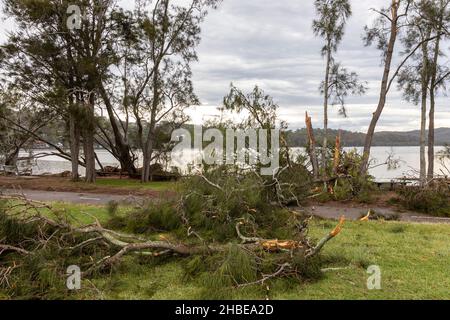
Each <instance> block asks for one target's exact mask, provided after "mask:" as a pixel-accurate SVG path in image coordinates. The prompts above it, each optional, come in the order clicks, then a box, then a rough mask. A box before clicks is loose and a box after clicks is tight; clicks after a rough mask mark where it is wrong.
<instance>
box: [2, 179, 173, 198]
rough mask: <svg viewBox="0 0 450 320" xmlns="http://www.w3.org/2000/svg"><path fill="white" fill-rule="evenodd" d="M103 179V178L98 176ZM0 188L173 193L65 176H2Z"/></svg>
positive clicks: (107, 192)
mask: <svg viewBox="0 0 450 320" xmlns="http://www.w3.org/2000/svg"><path fill="white" fill-rule="evenodd" d="M98 180H101V178H98ZM0 189H27V190H38V191H52V192H78V193H97V194H109V195H133V196H145V197H151V198H158V197H160V195H161V194H165V195H172V194H174V192H172V191H155V190H149V189H144V188H142V189H139V188H127V187H111V186H99V185H90V184H84V183H82V182H72V181H71V180H70V179H69V178H63V177H4V176H0Z"/></svg>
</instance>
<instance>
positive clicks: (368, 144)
mask: <svg viewBox="0 0 450 320" xmlns="http://www.w3.org/2000/svg"><path fill="white" fill-rule="evenodd" d="M392 3H393V5H392V18H391V34H390V37H389V42H388V50H387V52H386V59H385V62H384V72H383V78H382V80H381V89H380V97H379V100H378V106H377V109H376V110H375V112H374V113H373V115H372V120H371V121H370V125H369V128H368V130H367V135H366V140H365V143H364V153H363V160H362V162H361V170H360V171H361V174H362V175H365V174H367V171H368V169H369V159H370V150H371V148H372V141H373V136H374V134H375V129H376V127H377V124H378V120H380V117H381V114H382V113H383V109H384V107H385V105H386V98H387V94H388V82H389V75H390V72H391V65H392V57H393V55H394V48H395V43H396V41H397V35H398V30H397V28H398V27H397V23H398V9H399V6H400V4H399V3H398V2H396V1H393V2H392Z"/></svg>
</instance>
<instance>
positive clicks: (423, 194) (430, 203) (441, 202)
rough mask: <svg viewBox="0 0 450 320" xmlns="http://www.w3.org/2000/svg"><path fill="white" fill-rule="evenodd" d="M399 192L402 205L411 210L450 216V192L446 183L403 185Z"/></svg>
mask: <svg viewBox="0 0 450 320" xmlns="http://www.w3.org/2000/svg"><path fill="white" fill-rule="evenodd" d="M398 193H399V196H400V198H401V203H402V205H403V206H404V207H405V208H407V209H409V210H414V211H418V212H423V213H426V214H430V215H434V216H446V217H450V193H449V189H448V187H447V186H446V185H445V186H444V185H435V186H431V187H427V188H420V187H403V188H401V189H399V191H398Z"/></svg>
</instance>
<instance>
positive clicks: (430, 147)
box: [427, 16, 442, 180]
mask: <svg viewBox="0 0 450 320" xmlns="http://www.w3.org/2000/svg"><path fill="white" fill-rule="evenodd" d="M441 17H442V16H441ZM441 23H442V20H441ZM437 32H441V30H440V28H439V29H438V30H437ZM440 42H441V37H438V38H437V39H436V42H435V46H434V53H433V55H434V57H433V65H432V66H431V80H430V114H429V118H430V120H429V121H430V122H429V127H428V174H427V178H428V180H432V179H433V177H434V157H435V154H434V142H435V141H434V129H435V121H434V113H435V108H436V100H435V95H436V81H437V71H438V61H439V52H440Z"/></svg>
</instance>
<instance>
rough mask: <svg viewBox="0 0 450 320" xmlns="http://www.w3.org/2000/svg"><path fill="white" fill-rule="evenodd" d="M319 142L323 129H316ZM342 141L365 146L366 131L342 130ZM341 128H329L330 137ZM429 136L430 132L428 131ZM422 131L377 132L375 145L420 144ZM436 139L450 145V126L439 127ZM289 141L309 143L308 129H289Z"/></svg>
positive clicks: (437, 143) (300, 143) (291, 144)
mask: <svg viewBox="0 0 450 320" xmlns="http://www.w3.org/2000/svg"><path fill="white" fill-rule="evenodd" d="M314 132H315V135H316V139H317V141H318V142H320V141H322V139H323V130H321V129H316V130H314ZM340 132H341V135H342V143H343V145H344V146H345V147H362V146H364V140H365V137H366V134H365V133H361V132H351V131H346V130H341V131H340ZM338 133H339V130H329V134H328V136H329V139H330V141H334V139H335V137H336V135H337V134H338ZM427 138H428V132H427ZM419 139H420V131H419V130H414V131H405V132H401V131H383V132H377V133H375V136H374V141H373V146H375V147H398V146H419ZM435 141H436V145H437V146H444V145H450V128H439V129H436V130H435ZM288 143H289V145H290V146H291V147H304V146H305V145H306V144H307V133H306V129H299V130H296V131H288Z"/></svg>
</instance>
